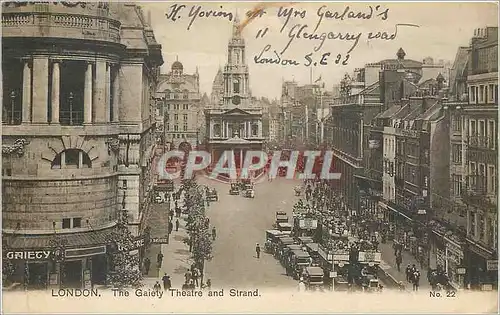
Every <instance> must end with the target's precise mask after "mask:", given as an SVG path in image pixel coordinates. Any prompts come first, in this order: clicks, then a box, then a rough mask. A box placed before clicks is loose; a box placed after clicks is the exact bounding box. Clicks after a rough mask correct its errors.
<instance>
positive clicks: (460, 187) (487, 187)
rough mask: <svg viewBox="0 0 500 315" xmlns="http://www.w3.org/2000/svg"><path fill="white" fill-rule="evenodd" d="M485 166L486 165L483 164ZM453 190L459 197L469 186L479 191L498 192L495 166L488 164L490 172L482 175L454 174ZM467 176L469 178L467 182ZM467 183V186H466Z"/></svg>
mask: <svg viewBox="0 0 500 315" xmlns="http://www.w3.org/2000/svg"><path fill="white" fill-rule="evenodd" d="M481 167H484V166H481ZM451 178H452V192H453V195H454V196H455V197H459V196H461V195H462V193H463V192H464V191H465V190H466V188H467V186H468V187H470V188H472V189H475V190H477V191H478V192H485V193H487V194H491V195H493V194H496V193H497V174H496V168H495V166H492V165H490V166H488V173H487V174H485V175H482V176H480V177H475V176H472V177H465V176H463V175H460V174H453V175H452V177H451ZM465 178H467V179H468V181H467V183H466V182H465V180H464V179H465ZM466 184H467V186H466Z"/></svg>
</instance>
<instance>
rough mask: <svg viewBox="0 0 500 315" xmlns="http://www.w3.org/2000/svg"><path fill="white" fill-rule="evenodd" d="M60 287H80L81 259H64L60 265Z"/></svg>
mask: <svg viewBox="0 0 500 315" xmlns="http://www.w3.org/2000/svg"><path fill="white" fill-rule="evenodd" d="M62 267H63V268H62V276H61V280H62V287H63V288H81V287H82V261H81V260H73V261H66V262H64V263H63V265H62Z"/></svg>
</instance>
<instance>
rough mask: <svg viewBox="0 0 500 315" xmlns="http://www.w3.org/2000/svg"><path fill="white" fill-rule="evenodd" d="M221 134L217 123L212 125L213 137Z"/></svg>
mask: <svg viewBox="0 0 500 315" xmlns="http://www.w3.org/2000/svg"><path fill="white" fill-rule="evenodd" d="M220 136H221V128H220V125H219V124H215V125H214V137H220Z"/></svg>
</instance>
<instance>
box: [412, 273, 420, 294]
mask: <svg viewBox="0 0 500 315" xmlns="http://www.w3.org/2000/svg"><path fill="white" fill-rule="evenodd" d="M419 285H420V271H418V269H416V270H415V272H414V273H413V291H418V287H419Z"/></svg>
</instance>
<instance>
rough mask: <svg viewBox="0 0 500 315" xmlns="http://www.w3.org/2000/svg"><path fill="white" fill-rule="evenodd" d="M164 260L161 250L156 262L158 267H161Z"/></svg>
mask: <svg viewBox="0 0 500 315" xmlns="http://www.w3.org/2000/svg"><path fill="white" fill-rule="evenodd" d="M162 262H163V254H162V253H161V252H159V253H158V255H157V256H156V264H157V266H158V269H160V268H161V264H162Z"/></svg>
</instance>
